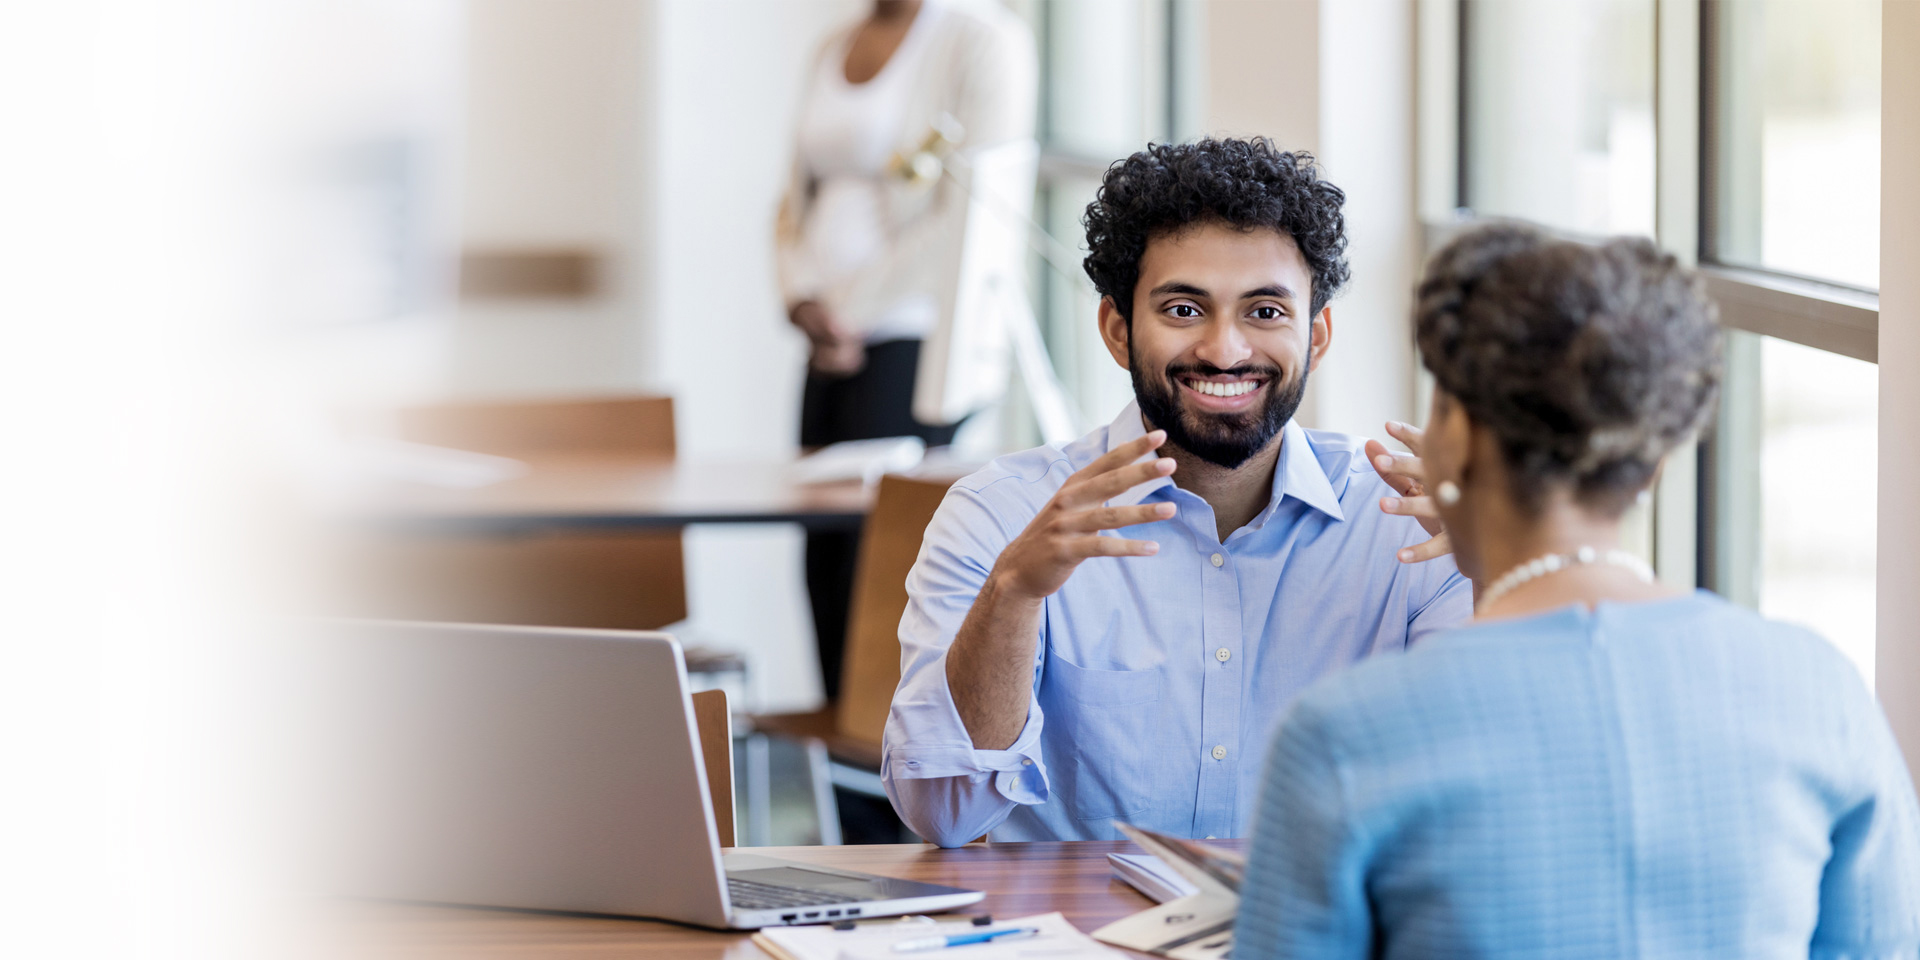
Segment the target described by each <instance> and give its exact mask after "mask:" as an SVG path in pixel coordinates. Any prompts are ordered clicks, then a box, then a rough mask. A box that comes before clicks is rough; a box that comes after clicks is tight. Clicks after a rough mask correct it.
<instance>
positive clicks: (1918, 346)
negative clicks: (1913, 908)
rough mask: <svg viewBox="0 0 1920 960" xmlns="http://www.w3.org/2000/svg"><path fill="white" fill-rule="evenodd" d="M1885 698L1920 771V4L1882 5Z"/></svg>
mask: <svg viewBox="0 0 1920 960" xmlns="http://www.w3.org/2000/svg"><path fill="white" fill-rule="evenodd" d="M1881 10H1882V14H1881V15H1882V20H1881V30H1882V34H1881V44H1882V46H1881V51H1882V52H1881V61H1880V91H1881V92H1880V96H1881V101H1880V111H1881V113H1880V117H1881V119H1880V151H1881V153H1880V170H1881V174H1880V529H1879V544H1880V546H1879V559H1878V568H1877V571H1878V572H1877V574H1876V575H1877V577H1878V579H1879V586H1878V590H1877V591H1876V592H1877V594H1878V597H1879V599H1878V606H1879V610H1878V615H1879V636H1878V637H1877V642H1876V644H1875V647H1874V650H1875V652H1874V660H1875V663H1874V676H1875V678H1876V683H1877V685H1878V693H1879V695H1880V702H1881V704H1882V705H1884V706H1885V707H1886V711H1887V716H1888V718H1889V719H1890V720H1891V721H1892V722H1893V729H1894V733H1895V734H1896V735H1897V736H1899V738H1900V743H1901V746H1902V747H1903V748H1904V749H1905V750H1906V754H1907V769H1908V770H1909V771H1913V772H1916V773H1920V591H1916V590H1915V589H1914V587H1915V585H1916V584H1920V554H1916V553H1915V551H1914V548H1913V545H1914V544H1915V543H1920V501H1917V500H1916V499H1915V498H1914V496H1913V478H1914V477H1915V476H1916V475H1920V184H1916V183H1915V182H1914V179H1913V175H1912V171H1914V170H1920V3H1910V2H1896V0H1888V2H1886V3H1884V4H1882V5H1881Z"/></svg>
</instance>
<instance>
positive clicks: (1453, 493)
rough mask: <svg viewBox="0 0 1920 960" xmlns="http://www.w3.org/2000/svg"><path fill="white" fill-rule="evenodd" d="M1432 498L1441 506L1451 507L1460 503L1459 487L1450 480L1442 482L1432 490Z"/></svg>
mask: <svg viewBox="0 0 1920 960" xmlns="http://www.w3.org/2000/svg"><path fill="white" fill-rule="evenodd" d="M1433 496H1434V499H1436V500H1439V501H1440V505H1441V506H1443V507H1451V506H1453V505H1454V504H1456V503H1459V502H1460V486H1459V485H1458V484H1456V483H1454V482H1453V481H1452V480H1442V481H1440V485H1439V486H1437V487H1435V488H1433Z"/></svg>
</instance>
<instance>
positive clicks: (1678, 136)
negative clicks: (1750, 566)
mask: <svg viewBox="0 0 1920 960" xmlns="http://www.w3.org/2000/svg"><path fill="white" fill-rule="evenodd" d="M1472 2H1473V0H1423V2H1422V3H1420V4H1419V7H1418V15H1419V22H1418V25H1417V30H1418V48H1417V49H1418V55H1419V58H1420V63H1419V65H1418V70H1419V76H1420V79H1421V88H1420V93H1419V103H1418V110H1419V120H1418V123H1419V130H1420V138H1419V140H1420V160H1419V169H1420V174H1419V185H1420V196H1419V205H1420V215H1421V220H1422V222H1423V224H1424V226H1425V228H1426V230H1425V237H1426V251H1425V252H1426V253H1428V254H1431V253H1432V252H1433V251H1434V250H1436V249H1438V247H1439V246H1440V244H1442V243H1444V242H1445V240H1446V239H1447V237H1449V236H1451V235H1452V234H1454V233H1455V232H1457V231H1458V230H1459V229H1460V228H1461V227H1462V226H1464V225H1466V224H1469V223H1472V222H1473V221H1474V220H1475V215H1474V213H1473V211H1472V210H1471V209H1470V208H1468V207H1466V206H1464V205H1463V203H1462V201H1463V200H1464V199H1465V195H1466V194H1465V191H1466V189H1467V187H1466V185H1467V182H1468V180H1469V177H1470V173H1471V170H1470V166H1469V165H1470V163H1471V158H1470V157H1469V155H1468V150H1467V146H1466V145H1467V142H1468V136H1467V130H1466V124H1467V123H1468V122H1469V121H1470V117H1469V114H1468V102H1467V98H1468V93H1469V92H1468V89H1467V82H1466V66H1467V60H1468V57H1469V56H1470V51H1469V50H1468V43H1469V37H1468V33H1467V31H1466V30H1465V29H1463V27H1464V25H1465V24H1466V22H1467V19H1468V17H1469V16H1470V13H1469V10H1470V8H1471V4H1472ZM1726 2H1729V0H1654V37H1653V43H1654V150H1655V171H1654V182H1655V188H1654V224H1655V229H1654V240H1655V242H1656V243H1658V244H1659V245H1660V246H1661V247H1662V248H1663V249H1665V250H1667V251H1669V252H1671V253H1672V254H1674V255H1675V256H1677V257H1679V258H1680V259H1681V261H1682V262H1685V263H1687V264H1690V265H1693V266H1694V267H1695V268H1696V269H1697V270H1698V271H1699V273H1700V275H1701V277H1702V279H1703V280H1704V282H1705V284H1706V287H1707V292H1708V294H1709V296H1711V297H1712V298H1713V299H1714V300H1715V302H1716V303H1717V304H1718V305H1719V309H1720V321H1721V323H1722V325H1724V326H1726V327H1728V328H1730V329H1734V330H1743V331H1747V332H1749V333H1755V334H1761V335H1764V336H1769V337H1775V338H1778V339H1781V340H1788V341H1792V342H1794V343H1799V344H1803V345H1805V346H1809V347H1813V348H1815V349H1818V350H1825V351H1829V352H1832V353H1838V354H1842V355H1844V356H1849V357H1853V358H1855V359H1859V360H1867V361H1870V362H1874V363H1877V362H1878V361H1879V354H1878V344H1879V326H1880V323H1879V319H1880V301H1879V295H1878V293H1877V292H1875V291H1868V290H1860V289H1855V288H1852V287H1847V286H1842V285H1839V284H1834V283H1828V282H1823V281H1819V280H1815V279H1811V278H1808V277H1802V276H1796V275H1794V274H1790V273H1786V272H1782V271H1775V270H1762V269H1755V268H1752V267H1747V266H1736V265H1729V264H1725V263H1720V262H1717V261H1716V259H1715V257H1714V250H1713V238H1714V236H1715V234H1714V230H1713V227H1714V218H1715V216H1716V209H1715V206H1716V197H1715V192H1714V189H1713V188H1714V186H1715V182H1714V179H1713V178H1714V176H1715V171H1716V170H1717V167H1716V166H1715V164H1716V163H1717V160H1718V157H1717V156H1716V155H1715V150H1716V148H1717V137H1716V134H1717V124H1718V122H1719V119H1720V118H1719V116H1718V104H1717V102H1716V87H1715V80H1716V78H1717V76H1718V75H1719V74H1718V69H1717V68H1718V66H1719V60H1718V57H1719V55H1720V54H1719V50H1718V49H1717V47H1718V44H1717V38H1718V31H1717V29H1716V27H1717V20H1716V18H1717V17H1718V16H1720V15H1721V14H1722V11H1723V9H1724V8H1723V7H1722V4H1724V3H1726ZM1572 239H1585V238H1577V237H1576V238H1572ZM1748 352H1752V353H1754V354H1755V355H1754V356H1752V357H1747V356H1745V355H1744V353H1743V352H1742V351H1739V350H1730V351H1729V358H1728V360H1729V366H1728V370H1727V386H1728V390H1727V391H1726V392H1725V394H1723V400H1722V405H1721V410H1720V412H1719V414H1718V416H1717V419H1716V423H1715V424H1714V425H1713V426H1712V427H1710V428H1709V429H1708V430H1707V431H1706V434H1705V435H1704V436H1703V437H1702V438H1701V439H1700V440H1699V441H1698V442H1697V443H1695V444H1694V445H1693V447H1694V449H1691V450H1689V449H1682V450H1676V451H1675V452H1674V453H1673V454H1672V455H1671V456H1669V458H1668V461H1667V464H1666V468H1665V469H1664V470H1663V471H1662V473H1661V476H1660V479H1659V480H1658V481H1657V484H1656V488H1655V493H1654V502H1653V506H1652V510H1651V517H1650V522H1649V525H1648V526H1649V529H1648V530H1647V531H1646V534H1645V535H1646V537H1647V543H1646V546H1647V548H1648V552H1649V553H1650V554H1651V555H1652V561H1653V564H1654V568H1655V570H1656V571H1657V572H1658V573H1659V575H1660V577H1661V579H1662V580H1663V581H1665V582H1668V583H1670V584H1673V585H1676V586H1683V587H1694V586H1700V587H1706V588H1708V589H1713V590H1717V591H1720V592H1722V593H1727V592H1728V591H1729V590H1732V591H1733V593H1734V594H1739V593H1741V590H1740V585H1739V584H1738V583H1735V582H1730V580H1729V567H1728V559H1729V554H1731V553H1735V552H1738V547H1739V545H1738V544H1733V543H1730V542H1728V541H1727V538H1726V534H1727V532H1728V531H1726V530H1724V529H1722V526H1723V525H1722V524H1721V523H1719V522H1718V521H1717V516H1718V515H1720V514H1721V513H1722V512H1723V511H1722V509H1721V508H1722V507H1724V506H1726V505H1727V504H1728V503H1730V502H1732V501H1738V500H1740V497H1741V496H1742V494H1743V490H1744V485H1751V484H1750V483H1745V481H1743V480H1742V479H1741V478H1740V477H1738V476H1737V474H1739V473H1740V472H1739V471H1735V470H1732V469H1730V458H1729V454H1730V453H1731V452H1732V451H1731V450H1730V449H1729V437H1732V440H1731V442H1732V443H1733V444H1735V445H1737V444H1738V443H1739V442H1740V440H1741V438H1742V437H1745V436H1746V433H1749V432H1751V431H1745V432H1743V424H1746V422H1747V421H1748V420H1751V419H1753V418H1754V417H1756V416H1757V411H1754V410H1744V409H1738V408H1739V406H1740V405H1739V404H1738V403H1736V402H1730V400H1731V399H1732V398H1735V397H1740V396H1744V395H1745V393H1754V394H1755V395H1756V396H1757V390H1747V391H1742V389H1741V388H1742V386H1743V385H1747V386H1752V385H1756V384H1757V377H1758V372H1759V371H1758V363H1757V351H1748ZM1430 387H1431V380H1430V379H1429V378H1428V377H1427V376H1426V375H1425V372H1424V371H1419V372H1418V373H1417V374H1416V383H1415V388H1416V389H1415V394H1414V395H1415V396H1416V397H1419V398H1421V402H1422V403H1423V404H1424V402H1425V401H1424V398H1425V397H1426V395H1427V392H1428V390H1429V389H1430ZM1422 413H1424V411H1422ZM1735 435H1737V436H1735ZM1745 480H1746V481H1751V480H1752V478H1745ZM1736 488H1738V489H1736ZM1745 492H1746V493H1748V494H1751V493H1752V491H1745ZM1741 502H1744V501H1741ZM1746 592H1749V593H1750V592H1751V588H1750V587H1748V588H1747V590H1746ZM1734 598H1735V599H1750V598H1744V597H1740V596H1735V597H1734Z"/></svg>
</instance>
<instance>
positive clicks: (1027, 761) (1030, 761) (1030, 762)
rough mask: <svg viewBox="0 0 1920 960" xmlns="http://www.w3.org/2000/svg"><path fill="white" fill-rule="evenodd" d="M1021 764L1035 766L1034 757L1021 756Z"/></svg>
mask: <svg viewBox="0 0 1920 960" xmlns="http://www.w3.org/2000/svg"><path fill="white" fill-rule="evenodd" d="M1020 765H1021V766H1023V767H1031V766H1033V758H1032V757H1021V758H1020Z"/></svg>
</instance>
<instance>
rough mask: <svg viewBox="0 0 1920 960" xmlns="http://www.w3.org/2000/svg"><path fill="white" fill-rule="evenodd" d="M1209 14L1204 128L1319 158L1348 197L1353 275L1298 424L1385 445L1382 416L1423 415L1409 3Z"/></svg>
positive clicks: (1230, 6) (1313, 2)
mask: <svg viewBox="0 0 1920 960" xmlns="http://www.w3.org/2000/svg"><path fill="white" fill-rule="evenodd" d="M1205 18H1206V27H1205V36H1206V38H1207V47H1206V49H1205V50H1204V52H1203V56H1204V57H1205V61H1206V70H1205V76H1206V107H1205V114H1204V116H1205V120H1204V122H1203V124H1202V126H1203V129H1204V130H1205V131H1206V132H1208V133H1210V134H1214V135H1234V136H1246V135H1250V134H1264V135H1266V136H1269V137H1272V138H1273V140H1274V142H1275V143H1276V144H1278V145H1279V146H1281V147H1282V148H1286V149H1307V150H1311V151H1313V152H1314V154H1315V155H1316V156H1318V157H1319V159H1320V160H1321V164H1322V168H1323V173H1324V174H1325V176H1326V178H1327V179H1328V180H1330V181H1332V182H1333V183H1334V184H1336V185H1338V186H1339V187H1340V188H1341V189H1343V190H1345V191H1346V192H1347V209H1346V214H1347V236H1348V242H1349V246H1348V260H1349V263H1350V265H1351V267H1352V273H1353V275H1352V279H1351V280H1350V281H1349V283H1348V286H1347V290H1346V292H1345V293H1343V294H1342V295H1341V296H1339V297H1338V298H1336V299H1335V300H1334V301H1333V303H1332V306H1333V318H1334V324H1333V347H1332V349H1331V350H1330V351H1329V352H1328V355H1327V360H1326V362H1325V363H1324V365H1323V366H1322V367H1321V368H1320V369H1319V370H1316V371H1315V373H1314V376H1313V379H1312V381H1311V382H1310V385H1309V387H1308V390H1307V398H1306V401H1305V402H1304V403H1303V404H1302V405H1301V408H1300V414H1299V419H1300V421H1301V422H1302V423H1304V424H1306V425H1308V426H1312V427H1319V428H1324V429H1331V430H1341V431H1345V432H1348V433H1355V434H1361V435H1365V436H1373V437H1381V438H1382V439H1385V436H1384V433H1383V431H1382V428H1381V426H1382V424H1383V423H1384V422H1385V421H1386V420H1388V419H1399V420H1407V419H1411V418H1412V417H1413V416H1414V406H1413V399H1412V382H1413V349H1412V342H1411V334H1410V332H1409V328H1408V325H1407V323H1408V321H1407V316H1408V313H1407V311H1408V309H1409V307H1410V305H1411V298H1412V287H1413V283H1414V277H1415V275H1416V272H1417V270H1418V268H1419V259H1418V258H1419V230H1418V222H1417V219H1416V216H1415V206H1414V202H1415V200H1414V186H1415V159H1416V157H1415V145H1414V140H1415V138H1414V130H1415V126H1414V123H1415V119H1414V118H1415V111H1414V73H1413V71H1414V5H1413V2H1412V0H1327V2H1317V0H1276V2H1258V3H1255V2H1246V0H1214V2H1212V3H1209V4H1208V5H1207V6H1206V8H1205ZM1276 40H1278V41H1279V42H1278V43H1276Z"/></svg>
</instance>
